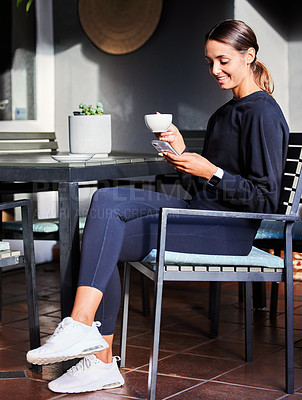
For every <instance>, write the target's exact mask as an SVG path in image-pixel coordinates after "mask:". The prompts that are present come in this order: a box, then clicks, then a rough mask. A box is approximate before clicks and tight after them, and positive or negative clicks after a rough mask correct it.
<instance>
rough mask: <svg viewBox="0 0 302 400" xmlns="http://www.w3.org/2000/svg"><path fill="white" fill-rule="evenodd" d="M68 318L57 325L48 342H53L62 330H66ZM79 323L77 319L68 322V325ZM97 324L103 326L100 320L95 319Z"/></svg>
mask: <svg viewBox="0 0 302 400" xmlns="http://www.w3.org/2000/svg"><path fill="white" fill-rule="evenodd" d="M66 323H67V320H66V318H64V319H63V321H61V322H60V323H59V324H58V326H57V327H56V329H55V331H54V333H53V334H52V336H51V337H50V338H49V339H47V342H51V341H53V340H54V339H55V338H56V337H58V335H60V333H62V331H63V330H64V328H65V326H66ZM76 325H77V323H76V321H73V322H71V321H70V322H68V324H67V326H76ZM95 326H96V327H97V328H98V327H100V326H101V323H100V321H95Z"/></svg>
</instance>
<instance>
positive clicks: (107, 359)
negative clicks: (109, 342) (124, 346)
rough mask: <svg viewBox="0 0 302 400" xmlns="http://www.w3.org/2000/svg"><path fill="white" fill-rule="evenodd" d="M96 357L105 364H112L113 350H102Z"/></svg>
mask: <svg viewBox="0 0 302 400" xmlns="http://www.w3.org/2000/svg"><path fill="white" fill-rule="evenodd" d="M95 356H96V358H98V359H99V360H101V361H102V362H103V363H105V364H111V363H112V361H113V357H112V351H111V349H106V350H102V351H100V352H99V353H96V354H95Z"/></svg>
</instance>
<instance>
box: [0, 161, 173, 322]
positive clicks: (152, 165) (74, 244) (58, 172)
mask: <svg viewBox="0 0 302 400" xmlns="http://www.w3.org/2000/svg"><path fill="white" fill-rule="evenodd" d="M171 171H174V170H173V168H172V167H171V166H169V165H168V164H167V163H166V162H164V161H163V160H162V158H161V157H158V156H152V155H139V154H137V155H116V156H110V157H108V158H103V159H94V158H92V159H91V160H89V161H86V162H57V161H55V160H53V159H52V158H51V156H50V155H49V154H45V155H41V154H39V155H33V154H22V155H21V154H18V155H16V154H13V155H8V154H5V155H1V156H0V181H2V182H30V183H34V184H35V183H36V184H37V185H38V183H39V184H41V183H42V184H53V183H55V184H57V187H58V194H59V222H60V230H59V243H60V275H61V313H62V318H64V317H66V316H69V315H70V313H71V310H72V306H73V300H74V295H75V291H76V286H77V278H78V271H79V263H80V240H79V183H80V182H89V181H95V180H97V181H101V180H106V179H120V178H134V177H140V176H150V175H157V174H165V173H171Z"/></svg>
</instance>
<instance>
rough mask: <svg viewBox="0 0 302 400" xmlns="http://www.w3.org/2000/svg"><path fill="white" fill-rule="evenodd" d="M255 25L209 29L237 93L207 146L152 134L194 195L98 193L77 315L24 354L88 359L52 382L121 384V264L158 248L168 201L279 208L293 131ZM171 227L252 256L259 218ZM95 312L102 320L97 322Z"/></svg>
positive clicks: (171, 133)
mask: <svg viewBox="0 0 302 400" xmlns="http://www.w3.org/2000/svg"><path fill="white" fill-rule="evenodd" d="M222 26H223V32H224V37H223V38H221V39H219V37H218V36H217V35H216V33H215V32H219V31H220V32H221V27H222ZM238 31H239V34H238ZM249 32H250V28H248V27H247V26H246V25H245V24H244V25H243V23H242V22H240V21H225V22H223V23H222V25H218V26H217V27H216V30H215V29H214V30H212V31H211V34H210V35H207V38H206V56H207V59H208V61H209V63H210V72H211V74H212V75H213V76H214V77H215V79H217V80H218V82H219V84H220V86H221V88H225V89H231V90H232V91H233V94H234V98H233V99H232V100H230V101H229V102H228V103H226V104H225V105H223V106H222V107H220V108H219V109H218V110H217V111H216V112H215V113H214V114H213V116H212V117H211V118H210V120H209V123H208V127H207V133H206V137H205V142H204V149H203V152H202V154H197V153H190V152H189V151H187V149H186V146H185V142H184V139H183V136H182V135H181V133H180V132H179V130H178V129H177V127H176V126H175V125H173V124H171V125H170V127H169V128H168V130H167V131H166V132H159V133H158V132H157V133H155V135H156V136H157V137H158V139H160V140H163V141H166V142H169V143H170V144H171V145H172V147H173V148H174V149H175V150H176V151H177V152H178V153H179V154H178V155H175V154H172V153H171V152H167V153H166V154H165V155H164V157H165V159H166V161H167V162H169V163H170V164H171V165H172V166H173V167H174V168H175V169H177V170H178V172H179V175H180V179H181V182H182V186H183V188H184V189H185V190H186V191H187V192H188V193H189V195H191V197H190V199H189V200H184V199H180V198H176V197H173V196H169V195H166V194H165V193H159V192H154V191H150V192H149V191H147V190H141V189H135V188H125V187H115V188H104V189H100V190H98V191H96V192H95V193H94V195H93V198H92V202H91V205H90V208H89V213H88V216H87V220H86V225H85V231H84V233H83V239H82V247H81V266H80V273H79V281H78V288H77V293H76V297H75V303H74V307H73V310H72V313H71V316H70V317H67V318H65V319H64V320H63V321H62V322H61V323H60V324H59V326H58V328H57V329H56V331H55V333H54V335H53V336H52V337H51V338H50V339H48V341H47V342H46V344H44V345H43V346H41V347H39V348H37V349H34V350H31V351H30V352H28V354H27V359H28V361H29V362H32V363H34V364H43V363H53V362H57V361H58V360H61V361H62V360H68V359H72V358H79V357H81V358H82V360H81V361H80V362H79V363H78V364H76V366H74V367H72V369H70V370H69V371H68V372H66V373H65V374H63V375H62V376H61V377H60V378H58V379H56V380H54V381H52V382H50V383H49V385H48V387H49V389H50V390H52V391H54V392H58V393H76V392H78V393H80V392H84V391H94V390H100V389H106V388H108V387H110V388H112V387H118V386H121V385H123V384H124V378H123V376H122V375H121V374H120V372H119V370H118V367H117V363H116V358H115V357H113V354H112V344H113V336H114V329H115V323H116V317H117V314H118V310H119V303H120V289H121V288H120V279H119V271H118V268H117V263H118V261H139V260H143V259H144V258H145V257H146V256H147V255H148V254H149V253H150V251H151V249H153V248H156V242H157V232H158V220H159V213H160V209H161V208H162V207H169V208H170V207H172V208H182V209H201V210H223V211H248V212H260V213H264V212H268V213H273V212H275V211H276V209H277V206H278V201H279V195H280V188H281V177H282V172H283V167H284V163H285V154H286V152H287V143H288V136H289V132H288V126H287V123H286V121H285V118H284V116H283V114H282V111H281V109H280V108H279V106H278V104H277V103H276V101H275V100H274V99H273V97H272V96H271V95H270V94H269V93H267V91H266V90H265V89H263V87H264V88H265V87H266V84H267V82H266V80H265V85H264V86H263V85H262V80H259V79H258V75H257V74H256V72H255V71H254V67H252V64H254V65H256V62H255V55H256V53H257V48H256V47H254V46H253V45H252V44H251V43H248V44H247V45H246V47H244V46H243V45H242V43H241V42H242V41H241V40H239V39H240V34H241V36H243V38H244V39H245V38H246V39H248V36H249V35H248V33H249ZM236 37H237V38H238V39H236ZM228 38H233V39H234V38H235V39H234V40H235V41H236V40H238V43H237V42H236V43H235V44H236V46H237V45H238V46H239V47H236V46H235V44H234V43H232V42H229V41H228V40H227V39H228ZM238 48H239V50H238ZM171 68H173V65H172V66H171ZM176 68H177V66H176ZM262 77H265V74H264V72H261V79H262ZM169 225H170V228H169V231H168V233H167V245H166V250H170V251H177V252H184V253H199V254H223V255H247V254H249V252H250V250H251V247H252V244H253V240H254V237H255V235H256V232H257V229H258V226H259V222H258V220H254V221H251V220H242V219H236V220H235V219H232V222H231V223H227V222H226V221H225V218H207V217H206V218H204V219H203V220H202V221H200V220H198V221H197V220H195V219H194V218H193V217H192V219H191V218H190V220H188V219H182V217H180V216H178V217H177V218H175V219H173V221H171V224H169ZM100 305H101V307H99V306H100ZM95 318H96V319H100V322H101V324H99V323H96V322H93V321H94V319H95ZM67 344H68V346H67ZM90 354H93V355H90ZM125 377H126V375H125ZM126 379H127V378H126Z"/></svg>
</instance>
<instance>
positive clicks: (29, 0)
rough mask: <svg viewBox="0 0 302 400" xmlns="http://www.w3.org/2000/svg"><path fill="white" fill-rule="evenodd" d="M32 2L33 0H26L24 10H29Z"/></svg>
mask: <svg viewBox="0 0 302 400" xmlns="http://www.w3.org/2000/svg"><path fill="white" fill-rule="evenodd" d="M32 2H33V0H28V2H27V4H26V12H28V11H29V9H30V6H31V4H32Z"/></svg>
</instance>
